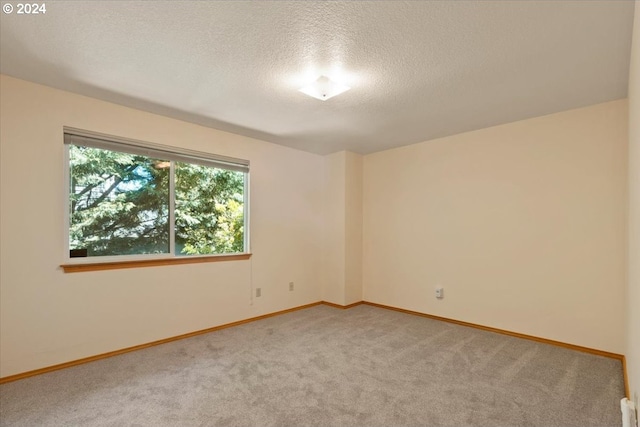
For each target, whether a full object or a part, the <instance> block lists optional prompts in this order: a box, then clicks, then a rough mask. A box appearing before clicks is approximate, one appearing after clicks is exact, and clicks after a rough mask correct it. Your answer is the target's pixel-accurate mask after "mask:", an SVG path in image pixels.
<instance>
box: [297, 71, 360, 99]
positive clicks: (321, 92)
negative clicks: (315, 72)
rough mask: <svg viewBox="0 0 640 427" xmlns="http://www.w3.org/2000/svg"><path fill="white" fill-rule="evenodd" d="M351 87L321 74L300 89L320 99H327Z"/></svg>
mask: <svg viewBox="0 0 640 427" xmlns="http://www.w3.org/2000/svg"><path fill="white" fill-rule="evenodd" d="M349 89H351V88H350V87H349V86H345V85H343V84H340V83H336V82H334V81H332V80H331V79H330V78H329V77H327V76H320V77H318V79H317V80H316V81H314V82H313V83H311V84H310V85H308V86H305V87H303V88H300V89H299V90H300V92H302V93H304V94H307V95H309V96H312V97H314V98H316V99H319V100H320V101H326V100H327V99H329V98H333V97H334V96H336V95H340V94H341V93H343V92H346V91H348V90H349Z"/></svg>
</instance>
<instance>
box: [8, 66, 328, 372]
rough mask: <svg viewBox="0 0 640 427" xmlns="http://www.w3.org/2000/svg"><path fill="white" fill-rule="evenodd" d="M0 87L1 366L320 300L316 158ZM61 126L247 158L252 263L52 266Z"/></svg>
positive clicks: (56, 358) (40, 89)
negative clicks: (73, 269) (257, 291)
mask: <svg viewBox="0 0 640 427" xmlns="http://www.w3.org/2000/svg"><path fill="white" fill-rule="evenodd" d="M0 90H1V93H2V96H1V98H0V99H1V105H0V111H1V113H2V114H1V118H0V120H1V126H0V127H1V133H0V141H1V144H0V157H1V169H0V170H1V193H0V197H1V199H0V202H1V209H2V211H1V215H0V234H1V239H0V240H1V246H0V250H1V254H2V257H1V261H0V262H1V264H0V270H1V273H0V278H1V281H0V304H1V305H0V316H1V318H0V368H1V370H0V376H3V377H4V376H7V375H12V374H16V373H20V372H24V371H28V370H32V369H37V368H42V367H44V366H49V365H53V364H57V363H61V362H67V361H70V360H74V359H78V358H82V357H86V356H92V355H96V354H100V353H104V352H108V351H112V350H117V349H120V348H124V347H129V346H133V345H137V344H142V343H146V342H149V341H153V340H158V339H162V338H167V337H171V336H175V335H178V334H183V333H186V332H191V331H196V330H199V329H204V328H208V327H212V326H216V325H220V324H224V323H228V322H232V321H236V320H241V319H245V318H249V317H253V316H258V315H261V314H265V313H269V312H274V311H278V310H282V309H286V308H290V307H294V306H299V305H302V304H307V303H311V302H316V301H318V300H320V298H321V295H320V289H321V283H320V279H319V276H320V274H321V268H322V265H321V261H320V260H321V258H322V244H321V239H322V230H323V218H322V202H323V198H322V197H323V192H324V177H323V167H324V158H323V157H321V156H318V155H314V154H309V153H305V152H302V151H297V150H293V149H289V148H284V147H281V146H277V145H273V144H269V143H266V142H261V141H257V140H252V139H250V138H245V137H241V136H238V135H233V134H229V133H225V132H220V131H216V130H213V129H208V128H204V127H201V126H196V125H193V124H189V123H185V122H181V121H178V120H173V119H169V118H166V117H161V116H157V115H153V114H149V113H145V112H141V111H137V110H133V109H129V108H125V107H122V106H118V105H114V104H109V103H106V102H102V101H98V100H95V99H91V98H86V97H81V96H77V95H74V94H71V93H67V92H63V91H59V90H54V89H51V88H47V87H44V86H39V85H35V84H31V83H27V82H25V81H21V80H16V79H13V78H10V77H7V76H2V77H1V80H0ZM65 125H66V126H72V127H77V128H82V129H88V130H91V131H96V132H103V133H107V134H112V135H117V136H122V137H128V138H133V139H139V140H145V141H150V142H155V143H160V144H166V145H174V146H179V147H185V148H190V149H195V150H201V151H209V152H213V153H217V154H222V155H228V156H233V157H239V158H243V159H248V160H250V161H251V231H252V234H251V246H252V252H253V254H254V255H253V257H252V259H251V261H235V262H219V263H209V264H191V265H182V266H166V267H154V268H141V269H128V270H115V271H104V272H90V273H75V274H65V273H63V272H62V271H61V269H60V267H59V265H60V264H61V263H62V261H63V255H64V249H63V248H64V239H65V232H64V230H65V227H64V223H63V210H64V204H63V186H64V182H63V176H62V174H63V142H62V127H63V126H65ZM290 281H294V282H295V284H296V286H295V291H294V292H289V290H288V283H289V282H290ZM256 287H261V288H262V297H261V298H255V299H254V300H253V303H252V301H251V295H252V290H253V288H256Z"/></svg>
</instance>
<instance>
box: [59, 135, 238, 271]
mask: <svg viewBox="0 0 640 427" xmlns="http://www.w3.org/2000/svg"><path fill="white" fill-rule="evenodd" d="M63 134H64V168H63V170H64V174H63V175H64V185H63V187H64V227H63V230H64V233H65V236H64V241H65V245H64V246H65V249H64V256H63V259H64V264H68V265H72V264H95V263H114V262H123V261H124V262H126V261H145V260H167V259H185V258H188V259H192V258H205V257H206V258H210V257H225V256H229V255H245V254H250V243H249V242H250V239H249V237H250V232H249V230H250V226H249V224H250V221H249V220H250V218H249V200H250V197H249V187H250V186H249V179H250V173H249V165H250V164H249V161H248V160H243V159H237V158H234V157H227V156H221V155H217V154H211V153H205V152H201V151H195V150H189V149H185V148H178V147H170V146H166V145H161V144H155V143H151V142H145V141H139V140H134V139H129V138H123V137H118V136H112V135H107V134H102V133H98V132H92V131H87V130H83V129H77V128H72V127H68V126H65V127H64V128H63ZM69 145H83V146H89V147H94V148H102V149H106V150H112V151H119V152H124V153H131V154H141V155H144V156H149V157H157V158H162V159H166V160H170V161H171V162H172V167H171V168H170V178H169V253H166V254H137V255H111V256H93V257H77V258H76V257H74V258H72V257H71V256H70V255H69V251H70V249H71V248H70V246H71V245H70V239H69V237H70V236H69V226H70V220H71V218H70V212H69V197H70V190H71V189H70V185H69V182H70V179H71V167H70V166H71V165H70V164H69V162H70V157H69ZM176 161H180V162H186V163H191V164H199V165H203V166H209V167H216V168H220V169H228V170H235V171H240V172H243V173H244V193H243V197H244V203H243V216H244V230H243V232H244V236H243V237H244V242H243V248H244V251H243V252H230V253H221V254H206V255H176V254H175V188H174V187H175V182H174V179H175V168H174V167H173V163H174V162H176Z"/></svg>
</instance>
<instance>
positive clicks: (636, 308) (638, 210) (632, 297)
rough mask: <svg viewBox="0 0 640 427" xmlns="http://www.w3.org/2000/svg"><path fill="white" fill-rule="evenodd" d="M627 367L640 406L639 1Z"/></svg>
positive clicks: (632, 103)
mask: <svg viewBox="0 0 640 427" xmlns="http://www.w3.org/2000/svg"><path fill="white" fill-rule="evenodd" d="M627 313H628V318H627V351H626V357H627V369H628V377H629V384H630V389H631V390H630V391H631V397H632V399H633V400H634V401H635V403H636V407H637V408H640V401H639V399H640V397H639V396H640V4H638V2H636V9H635V20H634V24H633V45H632V48H631V69H630V72H629V290H628V295H627Z"/></svg>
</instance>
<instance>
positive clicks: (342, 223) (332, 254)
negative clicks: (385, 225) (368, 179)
mask: <svg viewBox="0 0 640 427" xmlns="http://www.w3.org/2000/svg"><path fill="white" fill-rule="evenodd" d="M325 182H326V183H327V188H326V193H325V204H324V206H325V219H326V223H325V227H326V230H325V241H324V243H325V258H324V276H323V281H324V286H323V292H322V297H323V300H324V301H328V302H332V303H334V304H340V305H348V304H351V303H354V302H358V301H361V300H362V156H361V155H359V154H355V153H351V152H348V151H340V152H337V153H334V154H330V155H328V156H326V158H325Z"/></svg>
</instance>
